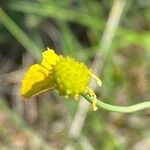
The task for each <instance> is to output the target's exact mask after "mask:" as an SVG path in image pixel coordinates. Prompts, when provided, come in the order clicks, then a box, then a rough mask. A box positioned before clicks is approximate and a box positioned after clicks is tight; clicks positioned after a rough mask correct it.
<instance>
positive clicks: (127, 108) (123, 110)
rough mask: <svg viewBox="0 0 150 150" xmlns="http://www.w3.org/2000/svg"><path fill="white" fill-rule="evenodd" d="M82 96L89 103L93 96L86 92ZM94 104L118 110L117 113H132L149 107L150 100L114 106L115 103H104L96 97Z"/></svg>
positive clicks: (106, 108) (109, 109) (110, 109)
mask: <svg viewBox="0 0 150 150" xmlns="http://www.w3.org/2000/svg"><path fill="white" fill-rule="evenodd" d="M82 96H83V97H84V98H85V99H86V100H87V101H89V102H90V103H93V97H91V96H89V95H86V94H83V95H82ZM96 106H97V107H98V108H102V109H104V110H108V111H113V112H118V113H132V112H136V111H140V110H143V109H146V108H150V101H145V102H141V103H139V104H135V105H131V106H115V105H110V104H107V103H104V102H102V101H100V100H98V99H97V102H96Z"/></svg>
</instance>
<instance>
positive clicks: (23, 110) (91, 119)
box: [0, 0, 150, 150]
mask: <svg viewBox="0 0 150 150" xmlns="http://www.w3.org/2000/svg"><path fill="white" fill-rule="evenodd" d="M114 3H115V6H117V4H119V3H120V4H121V5H123V3H124V5H123V9H122V10H121V16H120V18H119V25H118V26H117V20H114V22H116V26H117V28H116V29H115V32H114V35H113V33H111V32H110V33H109V32H107V31H106V25H107V26H109V28H110V29H111V27H112V28H113V24H108V23H107V22H108V18H109V16H110V15H112V16H113V15H114V16H115V15H117V13H118V11H117V10H120V7H115V10H116V11H111V9H112V8H113V6H114ZM106 32H107V33H106ZM105 33H106V34H107V37H108V38H107V40H108V43H109V42H110V45H109V47H108V48H106V49H103V47H105V46H106V45H107V42H106V41H105V40H102V39H105V38H104V35H105ZM108 33H109V34H108ZM109 36H110V37H111V36H112V39H111V38H110V39H109ZM46 47H50V48H53V49H55V50H56V52H57V53H59V54H63V55H65V56H72V57H74V58H76V59H78V60H80V61H83V62H85V63H86V64H87V65H88V66H89V67H91V68H92V66H93V63H94V60H95V58H96V56H97V55H98V54H100V55H101V57H102V59H103V57H105V59H104V61H103V63H102V66H100V67H101V71H100V72H99V73H98V74H97V75H98V76H100V78H101V80H102V82H103V86H102V87H101V88H97V90H96V94H97V96H98V97H99V98H101V99H103V100H104V101H105V102H107V103H110V104H116V105H131V104H135V103H139V102H142V101H146V100H147V101H148V100H149V99H150V0H114V1H113V0H23V1H22V0H0V149H2V150H3V149H14V150H22V149H29V150H38V149H44V150H45V149H52V150H53V149H54V150H62V149H65V150H74V149H75V150H80V149H81V150H82V149H83V150H94V149H95V150H130V149H131V150H149V148H150V110H144V111H141V112H136V113H133V114H118V113H112V112H107V111H104V110H98V111H96V112H94V111H93V110H92V108H91V107H90V108H89V110H88V112H86V113H85V114H82V113H81V114H82V115H83V116H79V117H80V118H83V127H82V130H81V131H80V132H79V136H78V137H77V138H74V137H73V136H71V135H70V134H69V132H70V127H71V126H72V124H74V122H73V120H74V117H75V115H78V114H77V112H78V110H79V107H78V105H79V103H78V102H77V101H73V100H68V99H67V100H66V99H64V98H63V97H60V96H59V95H58V93H57V92H56V91H54V92H51V93H45V94H43V95H40V96H36V97H33V98H31V99H30V101H24V100H23V98H22V97H21V95H20V81H21V79H22V77H23V74H24V72H25V70H26V69H27V68H28V67H29V66H30V65H32V64H33V63H35V62H38V61H39V60H40V59H41V52H42V51H43V50H44V49H45V48H46ZM84 118H85V119H84ZM76 123H77V124H78V123H79V124H80V122H76ZM74 132H76V131H74Z"/></svg>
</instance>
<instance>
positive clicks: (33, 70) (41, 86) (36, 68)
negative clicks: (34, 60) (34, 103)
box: [21, 64, 54, 98]
mask: <svg viewBox="0 0 150 150" xmlns="http://www.w3.org/2000/svg"><path fill="white" fill-rule="evenodd" d="M53 87H54V81H53V77H52V75H51V74H50V72H49V71H48V70H47V69H46V68H45V67H43V66H42V65H39V64H35V65H32V66H31V67H30V68H29V70H28V71H27V72H26V74H25V77H24V79H23V80H22V86H21V95H22V96H23V97H25V98H29V97H31V96H33V95H35V94H38V93H39V92H42V91H43V90H46V89H53Z"/></svg>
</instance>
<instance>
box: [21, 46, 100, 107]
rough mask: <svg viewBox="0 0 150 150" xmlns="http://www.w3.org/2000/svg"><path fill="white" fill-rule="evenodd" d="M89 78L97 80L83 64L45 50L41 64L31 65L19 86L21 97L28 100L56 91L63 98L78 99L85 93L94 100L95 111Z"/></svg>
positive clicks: (94, 104)
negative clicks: (40, 94) (34, 96)
mask: <svg viewBox="0 0 150 150" xmlns="http://www.w3.org/2000/svg"><path fill="white" fill-rule="evenodd" d="M91 77H93V78H95V79H96V80H97V81H98V84H99V85H101V80H100V79H98V78H97V77H96V76H95V75H94V74H92V73H91V70H89V69H88V68H87V66H86V65H85V64H84V63H81V62H78V61H76V60H75V59H73V58H70V57H63V56H61V55H57V54H56V53H55V52H54V50H52V49H49V48H48V49H47V50H46V51H44V52H43V59H42V62H41V64H34V65H32V66H31V67H30V68H29V70H28V71H27V72H26V74H25V76H24V78H23V80H22V86H21V95H22V96H23V97H25V98H30V97H31V96H33V95H36V94H39V93H41V92H44V91H47V90H52V89H56V90H57V91H58V92H59V94H60V95H63V96H65V97H74V98H75V99H78V97H79V96H80V95H81V94H83V93H85V92H86V93H87V94H89V95H91V96H93V97H94V98H95V100H93V108H94V110H96V109H97V108H96V96H95V94H94V92H93V90H92V89H90V88H88V84H89V83H90V79H91Z"/></svg>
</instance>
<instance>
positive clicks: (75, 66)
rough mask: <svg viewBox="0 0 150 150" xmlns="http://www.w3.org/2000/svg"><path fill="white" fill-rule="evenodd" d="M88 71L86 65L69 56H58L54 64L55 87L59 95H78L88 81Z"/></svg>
mask: <svg viewBox="0 0 150 150" xmlns="http://www.w3.org/2000/svg"><path fill="white" fill-rule="evenodd" d="M90 77H91V76H90V73H89V70H88V68H87V67H86V65H84V64H83V63H80V62H78V61H76V60H74V59H73V58H70V57H66V58H64V57H60V61H59V63H57V64H56V65H54V78H55V83H56V89H57V90H58V91H59V94H60V95H64V96H66V97H70V96H73V97H76V98H77V97H78V96H79V95H80V94H81V93H82V92H83V91H84V90H85V89H86V87H87V85H88V84H89V82H90Z"/></svg>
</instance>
